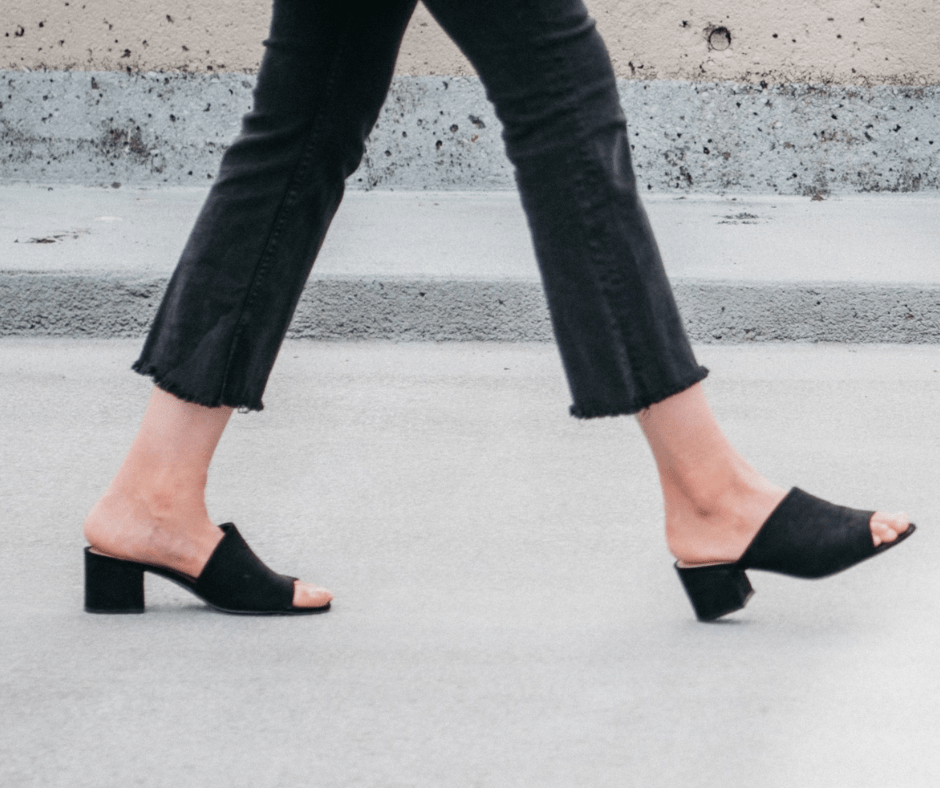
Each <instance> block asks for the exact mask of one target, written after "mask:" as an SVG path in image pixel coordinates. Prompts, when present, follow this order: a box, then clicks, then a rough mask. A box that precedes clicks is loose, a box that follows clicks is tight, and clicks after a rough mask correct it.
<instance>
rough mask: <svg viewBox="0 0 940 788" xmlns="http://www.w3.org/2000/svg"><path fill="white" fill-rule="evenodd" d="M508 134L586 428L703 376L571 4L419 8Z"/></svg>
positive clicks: (622, 125) (609, 73) (589, 41)
mask: <svg viewBox="0 0 940 788" xmlns="http://www.w3.org/2000/svg"><path fill="white" fill-rule="evenodd" d="M425 3H426V5H427V6H428V8H429V10H430V11H431V12H432V13H433V14H434V16H435V17H436V18H437V19H438V21H439V22H440V23H441V25H442V26H443V27H444V29H445V30H446V31H447V32H448V34H449V35H450V36H451V37H452V38H453V39H454V40H455V42H456V43H457V44H458V46H460V47H461V49H462V50H463V51H464V53H465V54H466V55H467V57H468V58H469V59H470V61H471V62H472V63H473V65H474V67H475V68H476V69H477V72H478V73H479V75H480V78H481V79H482V81H483V84H484V86H485V87H486V90H487V95H488V96H489V98H490V100H491V101H492V102H493V104H494V106H495V109H496V113H497V115H498V116H499V118H500V120H501V121H502V123H503V124H504V127H505V132H504V135H505V141H506V150H507V153H508V155H509V158H510V160H511V161H512V162H513V164H514V165H515V168H516V179H517V182H518V184H519V189H520V192H521V195H522V202H523V206H524V207H525V210H526V214H527V216H528V220H529V226H530V229H531V231H532V236H533V240H534V243H535V250H536V255H537V257H538V261H539V267H540V270H541V273H542V280H543V282H544V285H545V291H546V296H547V299H548V305H549V309H550V312H551V316H552V324H553V327H554V330H555V336H556V338H557V340H558V345H559V349H560V351H561V356H562V362H563V364H564V366H565V371H566V373H567V377H568V382H569V386H570V388H571V392H572V398H573V400H574V404H573V405H572V408H571V412H572V414H573V415H575V416H580V417H584V418H589V417H594V416H611V415H618V414H626V413H635V412H637V411H639V410H642V409H643V408H645V407H648V406H649V405H651V404H653V403H654V402H659V401H660V400H663V399H665V398H666V397H669V396H671V395H673V394H676V393H678V392H680V391H682V390H684V389H686V388H688V387H689V386H691V385H693V384H694V383H696V382H698V381H700V380H702V379H703V378H704V377H705V375H706V374H707V370H706V369H705V368H704V367H701V366H699V365H698V363H697V362H696V361H695V357H694V355H693V353H692V349H691V347H690V345H689V341H688V338H687V337H686V334H685V330H684V328H683V325H682V321H681V318H680V316H679V312H678V309H677V307H676V304H675V300H674V298H673V295H672V289H671V287H670V285H669V281H668V280H667V278H666V273H665V271H664V269H663V265H662V261H661V259H660V256H659V251H658V249H657V246H656V241H655V239H654V238H653V233H652V230H651V228H650V225H649V222H648V221H647V218H646V213H645V211H644V210H643V206H642V204H641V202H640V198H639V195H638V194H637V189H636V182H635V178H634V174H633V168H632V164H631V161H630V146H629V141H628V138H627V133H626V120H625V119H624V117H623V113H622V112H621V109H620V102H619V96H618V94H617V84H616V80H615V77H614V73H613V69H612V67H611V64H610V59H609V57H608V55H607V50H606V48H605V46H604V43H603V41H602V40H601V38H600V35H599V34H598V33H597V31H596V30H595V27H594V22H593V20H592V19H591V18H590V17H589V16H588V14H587V10H586V8H585V7H584V5H583V4H582V2H581V0H473V2H467V1H466V0H425Z"/></svg>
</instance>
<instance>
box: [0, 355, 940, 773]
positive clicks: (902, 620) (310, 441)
mask: <svg viewBox="0 0 940 788" xmlns="http://www.w3.org/2000/svg"><path fill="white" fill-rule="evenodd" d="M138 346H139V342H138V341H136V340H106V341H104V340H99V341H78V340H61V339H60V340H52V339H6V340H3V341H0V394H2V397H3V401H4V402H5V403H6V405H5V407H4V408H2V409H0V435H2V436H3V440H2V441H0V467H2V469H3V473H2V474H0V501H2V517H0V538H2V541H3V544H4V547H5V550H4V558H3V569H2V577H3V580H4V582H3V584H2V587H3V593H4V603H3V604H2V605H0V681H2V689H0V698H2V702H0V785H3V786H4V787H5V788H6V787H10V788H50V787H52V786H63V788H65V787H67V788H81V787H83V786H90V787H92V788H101V787H102V786H120V787H121V788H124V786H129V785H140V786H148V787H149V786H155V787H156V786H161V787H162V786H167V787H168V788H169V787H170V786H173V787H174V788H175V787H176V786H200V787H201V788H214V787H215V786H219V787H220V788H222V787H224V788H231V787H232V786H236V787H237V786H252V787H253V788H266V787H268V786H271V788H274V787H276V788H284V787H285V786H308V785H309V786H318V787H322V788H333V787H334V786H335V787H336V788H351V787H353V786H364V787H367V788H375V787H376V786H422V787H423V786H429V787H431V788H439V787H440V786H448V788H450V787H451V786H454V787H456V786H526V787H528V786H564V787H565V788H570V787H571V786H591V787H592V788H593V786H617V787H618V788H619V787H621V786H642V787H643V788H647V787H651V786H652V787H657V786H663V787H664V788H666V787H668V788H676V786H695V787H696V788H700V787H701V788H710V787H711V786H715V787H716V788H717V787H719V786H720V787H721V788H726V787H727V786H729V785H741V784H746V785H752V786H758V787H759V788H764V787H771V786H773V787H776V786H780V787H781V788H792V787H793V786H799V787H800V788H809V787H811V786H822V787H825V788H831V787H833V786H853V788H864V787H866V786H871V787H872V788H883V786H904V787H905V788H919V787H920V786H924V787H925V788H927V787H928V786H929V787H930V788H934V786H936V785H937V784H938V781H940V758H938V755H937V741H938V735H940V711H938V705H937V698H938V693H940V660H938V658H937V653H938V647H940V575H938V573H937V571H936V567H937V565H938V562H940V544H938V540H937V538H936V534H935V531H934V528H933V525H934V524H936V523H937V522H940V495H938V473H937V470H938V468H940V348H938V347H935V346H918V347H912V346H907V347H902V346H872V345H868V346H853V345H843V346H834V345H760V346H748V347H740V346H739V347H723V346H715V345H711V346H699V347H698V348H697V351H698V353H699V356H700V359H701V361H702V362H703V363H704V364H706V365H707V366H709V367H710V368H711V369H712V376H711V377H710V378H709V379H708V381H706V384H705V385H706V387H707V391H708V393H709V396H710V398H711V400H712V402H713V405H714V408H715V410H716V411H717V414H718V416H719V418H720V419H721V421H722V423H723V424H724V425H725V427H726V430H727V431H728V433H729V434H730V436H731V437H732V439H733V440H734V441H735V442H736V443H737V444H738V445H739V446H740V447H741V449H742V450H743V452H744V454H745V455H746V456H748V457H749V458H750V459H751V460H752V461H753V462H754V463H755V464H756V465H757V466H758V467H759V468H761V469H762V470H763V471H764V472H765V473H767V474H768V475H769V476H770V477H771V478H773V479H775V480H778V481H779V482H780V483H782V484H796V485H799V486H801V487H803V488H804V489H807V490H810V491H812V492H814V493H816V494H818V495H821V496H824V497H830V498H832V499H835V500H837V501H840V502H845V503H852V504H854V505H858V506H863V507H875V506H878V507H882V508H885V509H900V508H904V509H906V510H907V511H908V512H909V513H910V514H911V516H912V518H913V519H914V520H915V521H916V522H917V523H918V525H919V526H920V528H919V531H918V533H917V534H916V535H915V536H914V538H912V539H911V540H910V541H909V542H907V543H906V544H904V545H903V546H901V547H900V548H898V549H897V550H895V551H892V552H890V553H888V554H887V555H885V556H883V557H881V558H879V559H877V560H875V561H872V562H869V563H867V564H864V565H862V566H860V567H857V568H855V569H853V570H852V571H850V572H847V573H845V574H843V575H839V576H837V577H834V578H831V579H828V580H824V581H818V582H807V581H796V580H791V579H787V578H781V577H776V576H772V575H765V574H763V573H752V580H753V582H754V585H755V588H756V590H757V594H756V596H755V597H754V598H753V599H752V600H751V603H750V604H749V606H748V607H747V608H746V610H744V611H742V612H741V613H739V614H736V615H734V616H732V617H731V618H730V619H729V620H727V621H726V622H725V623H720V624H715V625H702V624H698V623H696V622H695V621H694V620H693V618H692V615H691V609H690V608H689V606H688V603H687V601H686V600H685V598H684V597H683V593H682V591H681V589H680V586H679V584H678V582H677V580H676V577H675V575H674V572H673V570H672V567H671V565H670V558H669V555H668V553H667V551H666V549H665V547H664V542H663V538H662V534H661V530H660V523H661V513H660V502H659V497H658V488H657V483H656V475H655V470H654V468H653V466H652V462H651V459H650V456H649V453H648V450H647V449H646V448H645V446H644V444H643V441H642V438H641V436H640V433H639V431H638V429H637V426H636V424H635V422H634V421H633V420H632V419H604V420H597V421H591V422H579V421H576V420H573V419H571V418H568V417H567V416H566V410H567V405H568V399H567V394H566V390H565V383H564V380H563V377H562V374H561V371H560V366H559V363H558V361H557V358H556V353H555V349H554V348H553V347H551V346H550V345H548V344H526V343H515V344H499V343H463V344H457V343H446V344H433V343H411V344H401V343H398V344H390V343H338V342H334V343H317V342H288V343H287V344H286V345H285V347H284V350H283V352H282V353H281V357H280V360H279V361H278V366H277V368H276V369H275V374H274V376H273V378H272V381H271V384H270V386H269V389H268V392H267V396H266V405H267V409H266V410H265V411H264V412H263V413H261V414H252V415H246V416H236V417H235V418H234V420H233V422H232V425H231V428H230V430H229V431H228V432H227V434H226V435H225V437H224V439H223V441H222V443H221V445H220V449H219V453H218V456H217V461H216V463H215V465H214V467H213V471H212V474H211V481H210V492H209V499H210V510H211V512H212V514H213V516H214V517H217V518H219V520H227V519H233V520H235V521H236V522H237V523H238V524H239V527H240V528H241V529H242V532H243V533H245V534H246V536H247V538H248V539H249V540H250V542H251V543H252V545H253V546H254V547H255V549H256V550H257V551H258V552H259V554H260V555H262V556H263V557H264V558H265V559H266V560H267V561H268V562H269V563H270V564H271V565H273V566H274V567H276V568H278V569H279V570H280V571H285V572H295V573H299V574H302V575H303V576H305V577H308V578H310V579H312V580H316V581H319V582H321V583H323V584H325V585H328V586H330V587H331V588H332V589H333V590H334V592H335V593H336V603H335V605H334V609H333V610H332V611H331V612H329V613H328V614H326V615H323V616H318V617H313V618H305V619H254V618H241V617H230V616H223V615H220V614H215V613H212V612H210V611H209V610H207V609H206V608H205V607H204V606H202V605H201V604H199V603H198V601H197V600H195V599H194V598H193V597H190V596H188V595H186V594H185V592H183V591H181V590H179V589H177V588H176V587H175V586H172V585H170V584H168V583H164V582H162V581H160V580H148V585H147V594H148V600H149V603H150V605H149V609H148V612H147V614H146V615H144V616H126V617H120V616H119V617H107V616H91V615H87V614H84V613H83V612H82V610H81V606H82V564H81V547H82V545H83V542H82V538H81V533H80V523H81V520H82V518H83V516H84V513H85V511H86V510H87V509H88V507H89V506H90V505H91V504H92V502H93V501H94V500H95V498H96V496H97V495H98V494H100V492H101V490H102V489H103V487H104V486H105V485H106V484H107V482H108V480H109V478H110V476H111V474H112V473H113V472H114V470H115V468H116V466H117V464H118V462H119V460H120V457H121V455H122V453H123V451H124V450H125V449H126V446H127V444H128V442H129V440H130V437H131V435H132V434H133V431H134V429H135V427H136V425H137V423H138V420H139V418H140V415H141V411H142V407H143V404H144V402H145V399H146V396H147V392H148V390H149V384H148V382H147V381H146V380H145V379H143V378H140V377H138V376H135V375H133V374H131V373H130V372H128V371H127V368H128V365H129V364H130V363H131V361H132V360H133V358H134V355H135V353H136V351H137V349H138Z"/></svg>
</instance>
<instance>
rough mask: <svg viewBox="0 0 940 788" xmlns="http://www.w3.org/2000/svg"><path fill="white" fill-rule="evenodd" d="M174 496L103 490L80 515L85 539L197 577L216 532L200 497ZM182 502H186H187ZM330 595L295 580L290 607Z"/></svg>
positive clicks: (216, 539) (323, 602)
mask: <svg viewBox="0 0 940 788" xmlns="http://www.w3.org/2000/svg"><path fill="white" fill-rule="evenodd" d="M180 497H185V496H179V493H176V495H175V496H172V497H171V496H165V497H163V498H162V500H161V496H153V495H151V496H146V495H143V494H141V493H140V492H139V491H138V492H137V494H134V495H131V494H128V493H125V492H124V491H119V490H114V489H109V490H108V492H107V493H105V495H104V496H103V497H102V498H101V500H99V501H98V502H97V503H96V504H95V505H94V507H92V510H91V512H89V514H88V517H87V519H86V520H85V539H87V540H88V543H89V544H90V545H91V546H92V548H93V549H94V550H96V551H97V552H101V553H104V554H106V555H110V556H113V557H115V558H125V559H130V560H133V561H140V562H142V563H147V564H156V565H157V566H164V567H167V568H169V569H174V570H176V571H177V572H182V573H183V574H185V575H189V576H190V577H193V578H196V577H198V576H199V575H200V574H201V572H202V570H203V567H204V566H205V565H206V562H207V561H208V560H209V557H210V556H211V555H212V552H213V550H215V548H216V545H218V543H219V542H220V541H221V539H222V531H220V530H219V528H218V527H217V526H216V525H215V524H214V523H213V522H212V521H211V520H210V519H209V517H208V514H207V513H206V512H205V507H204V505H202V502H201V500H197V501H183V502H180V501H179V498H180ZM187 504H188V505H187ZM332 598H333V595H332V594H331V593H330V592H329V591H328V590H327V589H325V588H320V587H319V586H315V585H312V584H310V583H304V582H301V581H299V580H298V581H296V582H295V583H294V600H293V601H294V606H295V607H323V606H324V605H326V604H327V603H328V602H330V600H332Z"/></svg>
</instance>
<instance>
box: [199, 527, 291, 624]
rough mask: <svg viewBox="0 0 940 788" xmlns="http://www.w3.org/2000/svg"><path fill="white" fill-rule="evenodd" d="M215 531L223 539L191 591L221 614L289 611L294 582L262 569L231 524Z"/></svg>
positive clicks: (261, 565)
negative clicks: (220, 532)
mask: <svg viewBox="0 0 940 788" xmlns="http://www.w3.org/2000/svg"><path fill="white" fill-rule="evenodd" d="M219 527H220V528H221V529H222V530H223V531H224V532H225V536H223V537H222V541H221V542H219V544H218V546H217V547H216V548H215V552H213V553H212V556H211V557H210V558H209V561H208V562H207V563H206V565H205V567H204V568H203V570H202V573H201V574H200V575H199V579H198V580H196V583H195V585H194V587H193V591H195V592H196V593H197V594H198V595H199V596H201V597H202V598H203V599H205V600H206V602H208V603H209V604H210V605H213V606H214V607H217V608H219V609H221V610H229V611H236V612H253V611H256V612H271V611H276V610H293V609H294V604H293V600H294V580H295V579H296V578H293V577H287V576H286V575H279V574H278V573H277V572H274V571H272V570H271V569H269V568H268V567H267V566H265V564H264V562H263V561H262V560H261V559H260V558H258V556H256V555H255V554H254V553H253V552H252V550H251V548H250V547H249V546H248V544H247V543H246V542H245V540H244V539H242V537H241V534H240V533H238V529H237V528H236V527H235V525H234V524H233V523H225V525H220V526H219Z"/></svg>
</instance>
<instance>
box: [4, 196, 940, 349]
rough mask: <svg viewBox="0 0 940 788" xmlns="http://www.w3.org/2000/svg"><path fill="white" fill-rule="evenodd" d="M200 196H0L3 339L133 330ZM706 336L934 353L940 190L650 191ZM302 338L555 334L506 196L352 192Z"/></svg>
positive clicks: (150, 308)
mask: <svg viewBox="0 0 940 788" xmlns="http://www.w3.org/2000/svg"><path fill="white" fill-rule="evenodd" d="M205 193H206V190H205V189H196V188H183V187H175V188H170V187H165V188H157V189H143V188H134V189H127V188H122V189H94V188H85V187H77V186H61V185H55V186H50V187H39V186H23V185H18V186H17V185H9V184H8V185H6V186H0V335H4V336H13V335H22V336H30V335H33V336H35V335H53V336H82V337H112V336H140V335H142V334H143V332H144V331H145V329H146V326H147V325H148V324H149V322H150V319H151V317H152V315H153V313H154V311H155V309H156V305H157V303H158V302H159V298H160V294H161V292H162V290H163V287H164V285H165V281H166V278H167V277H168V276H169V274H170V272H171V271H172V268H173V266H174V265H175V262H176V260H177V258H178V256H179V253H180V251H181V250H182V247H183V244H184V243H185V240H186V237H187V235H188V233H189V229H190V227H191V226H192V223H193V220H194V218H195V216H196V213H197V212H198V210H199V206H200V204H201V202H202V200H203V198H204V196H205ZM646 204H647V206H648V211H649V214H650V218H651V221H652V224H653V226H654V228H655V230H656V233H657V238H658V240H659V243H660V246H661V248H662V252H663V257H664V260H665V263H666V268H667V270H668V272H669V274H670V276H671V277H672V279H673V282H674V285H675V290H676V294H677V298H678V300H679V303H680V306H681V308H682V313H683V316H684V318H685V320H686V324H687V327H688V331H689V333H690V335H691V336H692V337H693V338H694V339H696V340H697V341H707V342H727V341H732V342H741V341H762V340H798V341H819V340H823V341H842V342H847V341H848V342H853V341H854V342H904V343H925V342H926V343H936V342H940V221H938V220H937V219H938V216H940V196H937V195H918V196H910V195H895V194H889V195H884V194H881V195H867V196H848V197H842V198H829V199H826V200H824V201H822V202H816V201H812V200H810V199H809V198H803V197H754V196H752V197H745V196H738V197H734V196H730V195H728V196H679V197H673V196H667V195H652V196H650V197H648V198H647V200H646ZM312 280H313V281H312V283H311V286H310V287H308V288H307V291H306V294H305V296H304V298H303V299H302V301H301V304H300V307H299V309H298V312H297V316H296V319H295V321H294V324H293V326H292V329H291V331H292V336H300V337H308V338H319V339H361V338H369V339H376V338H379V339H396V340H413V339H417V340H428V339H431V340H441V339H450V340H467V339H471V340H473V339H478V340H501V341H506V340H543V341H544V340H547V339H550V338H551V329H550V325H549V321H548V315H547V311H546V309H545V303H544V296H543V294H542V291H541V286H540V284H539V281H538V272H537V268H536V263H535V260H534V257H533V253H532V250H531V242H530V239H529V234H528V229H527V227H526V223H525V218H524V215H523V213H522V209H521V207H520V204H519V200H518V197H517V196H516V195H515V194H514V193H512V192H387V191H386V192H379V191H376V192H369V193H362V192H358V193H356V192H353V193H350V194H349V195H347V197H346V200H345V202H344V203H343V205H342V206H341V207H340V211H339V213H338V214H337V216H336V219H335V221H334V224H333V227H332V228H331V231H330V234H329V235H328V237H327V240H326V243H325V245H324V247H323V250H322V253H321V255H320V258H319V259H318V261H317V264H316V266H315V267H314V273H313V277H312Z"/></svg>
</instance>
